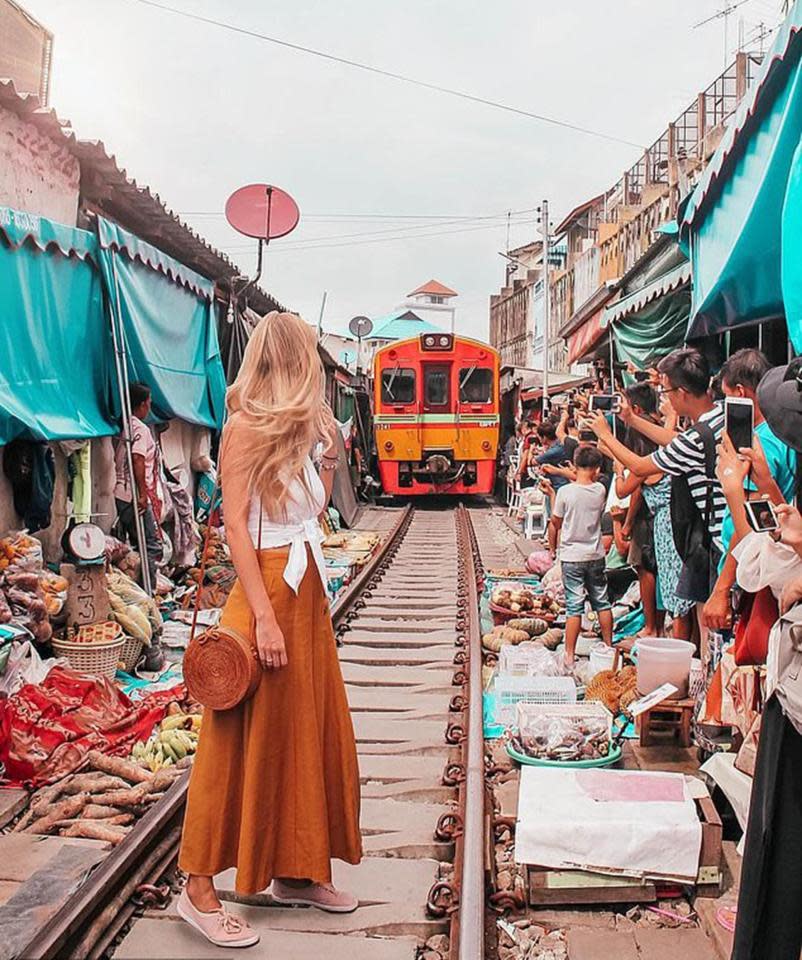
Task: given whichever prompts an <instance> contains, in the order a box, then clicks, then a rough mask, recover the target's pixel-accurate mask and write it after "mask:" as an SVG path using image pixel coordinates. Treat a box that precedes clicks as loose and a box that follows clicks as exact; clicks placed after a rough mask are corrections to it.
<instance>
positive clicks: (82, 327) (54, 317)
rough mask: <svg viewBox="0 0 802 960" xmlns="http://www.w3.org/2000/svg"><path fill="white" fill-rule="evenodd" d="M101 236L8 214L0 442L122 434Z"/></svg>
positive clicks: (2, 234) (3, 214)
mask: <svg viewBox="0 0 802 960" xmlns="http://www.w3.org/2000/svg"><path fill="white" fill-rule="evenodd" d="M97 259H98V254H97V240H96V238H95V236H94V234H92V233H88V232H86V231H85V230H77V229H75V228H72V227H66V226H62V225H60V224H56V223H52V222H51V221H49V220H46V219H44V218H42V217H37V216H33V215H31V214H27V213H22V212H19V211H15V210H10V209H8V208H7V207H0V291H2V299H0V444H6V443H8V442H9V441H11V440H13V439H15V438H16V437H19V436H25V437H30V438H32V439H35V440H67V439H84V438H90V437H99V436H105V435H108V434H111V433H114V432H115V431H116V427H115V425H114V421H113V418H112V416H111V398H112V395H113V394H112V389H113V388H112V383H113V380H112V370H113V356H112V352H111V342H110V339H109V331H108V325H107V322H106V318H105V316H104V313H103V297H102V290H101V277H100V271H99V269H98V267H97Z"/></svg>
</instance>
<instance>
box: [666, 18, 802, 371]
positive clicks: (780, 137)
mask: <svg viewBox="0 0 802 960" xmlns="http://www.w3.org/2000/svg"><path fill="white" fill-rule="evenodd" d="M801 61H802V0H797V2H796V3H794V5H793V7H792V9H791V11H790V13H789V14H788V16H787V18H786V20H785V22H784V24H783V25H782V27H781V28H780V31H779V33H778V36H777V38H776V40H775V42H774V44H773V46H772V48H771V50H770V51H769V53H768V54H767V55H766V58H765V60H764V62H763V66H762V67H761V71H760V73H759V74H758V76H757V78H756V79H755V81H754V83H753V84H752V87H751V88H750V90H749V91H748V93H747V95H746V97H745V98H744V100H743V102H742V103H741V106H740V107H739V108H738V110H737V111H736V113H735V114H734V116H733V117H732V119H731V120H730V123H729V125H728V127H727V130H726V132H725V134H724V137H723V139H722V141H721V144H720V145H719V148H718V150H717V151H716V153H715V154H714V156H713V158H712V160H711V161H710V164H709V165H708V167H707V169H706V170H705V173H704V174H703V176H702V179H701V180H700V182H699V184H698V185H697V187H696V189H695V191H694V192H693V194H692V195H691V197H690V200H689V202H688V204H687V206H686V208H685V211H684V214H683V217H682V220H681V222H680V235H681V240H682V243H683V245H684V247H685V249H686V251H687V252H688V254H689V257H690V260H691V264H692V268H693V301H692V306H691V315H690V322H689V326H688V333H687V337H688V338H689V339H690V338H694V337H699V336H704V335H708V334H715V333H719V332H721V331H722V330H726V329H730V328H732V327H736V326H743V325H747V324H750V323H757V322H759V321H762V320H768V319H772V318H774V317H781V316H783V315H784V314H785V315H786V316H787V321H788V332H789V336H790V338H791V341H792V342H793V344H794V347H795V348H796V350H797V351H798V352H799V351H800V350H802V257H801V256H800V255H801V254H802V235H801V233H800V230H799V229H798V228H799V226H800V225H802V223H800V221H801V220H802V213H800V209H799V199H800V189H801V188H800V178H802V171H801V170H800V164H801V163H802V154H800V151H799V149H798V148H799V144H800V137H801V136H802V65H801ZM795 198H796V200H795Z"/></svg>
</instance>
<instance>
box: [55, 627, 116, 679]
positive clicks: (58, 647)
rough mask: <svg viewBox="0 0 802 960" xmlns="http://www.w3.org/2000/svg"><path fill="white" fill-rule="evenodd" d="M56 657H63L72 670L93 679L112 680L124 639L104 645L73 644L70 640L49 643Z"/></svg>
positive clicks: (110, 641)
mask: <svg viewBox="0 0 802 960" xmlns="http://www.w3.org/2000/svg"><path fill="white" fill-rule="evenodd" d="M50 642H51V645H52V647H53V652H54V653H55V654H56V656H57V657H65V658H66V660H67V661H68V662H69V665H70V666H71V667H72V669H73V670H77V671H78V672H79V673H88V674H91V675H92V676H93V677H108V678H109V679H114V674H115V673H116V672H117V664H118V663H119V662H120V660H121V659H122V651H123V647H124V646H125V637H124V636H119V637H118V638H117V639H115V640H109V641H107V642H105V643H74V642H72V641H70V640H57V639H55V637H54V638H53V640H51V641H50Z"/></svg>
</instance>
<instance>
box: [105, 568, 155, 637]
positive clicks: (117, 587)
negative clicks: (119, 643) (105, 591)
mask: <svg viewBox="0 0 802 960" xmlns="http://www.w3.org/2000/svg"><path fill="white" fill-rule="evenodd" d="M106 583H107V584H108V588H109V603H110V604H111V611H112V616H113V617H114V619H115V620H116V621H117V623H119V624H120V626H121V627H122V628H123V630H124V631H125V633H126V634H127V636H129V637H130V638H131V639H132V640H137V641H140V642H141V643H142V644H143V645H145V646H148V645H149V644H150V641H151V640H152V639H153V635H154V633H158V632H159V631H160V630H161V625H162V619H161V614H160V613H159V608H158V606H157V605H156V602H155V601H154V600H153V599H152V598H151V597H149V596H148V595H147V594H146V593H145V591H144V590H143V589H142V588H141V587H140V586H139V585H138V584H136V583H134V581H133V580H131V578H130V577H127V576H126V575H125V574H124V573H122V572H121V571H120V570H115V569H113V568H112V569H111V570H109V572H108V573H107V574H106Z"/></svg>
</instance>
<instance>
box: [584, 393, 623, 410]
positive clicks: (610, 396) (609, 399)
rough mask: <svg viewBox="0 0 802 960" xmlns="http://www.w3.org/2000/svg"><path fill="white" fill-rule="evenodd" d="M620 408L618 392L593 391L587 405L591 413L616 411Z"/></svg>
mask: <svg viewBox="0 0 802 960" xmlns="http://www.w3.org/2000/svg"><path fill="white" fill-rule="evenodd" d="M620 409H621V394H620V393H594V394H593V395H592V396H591V398H590V405H589V407H588V410H590V412H591V413H595V412H599V413H618V411H619V410H620Z"/></svg>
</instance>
